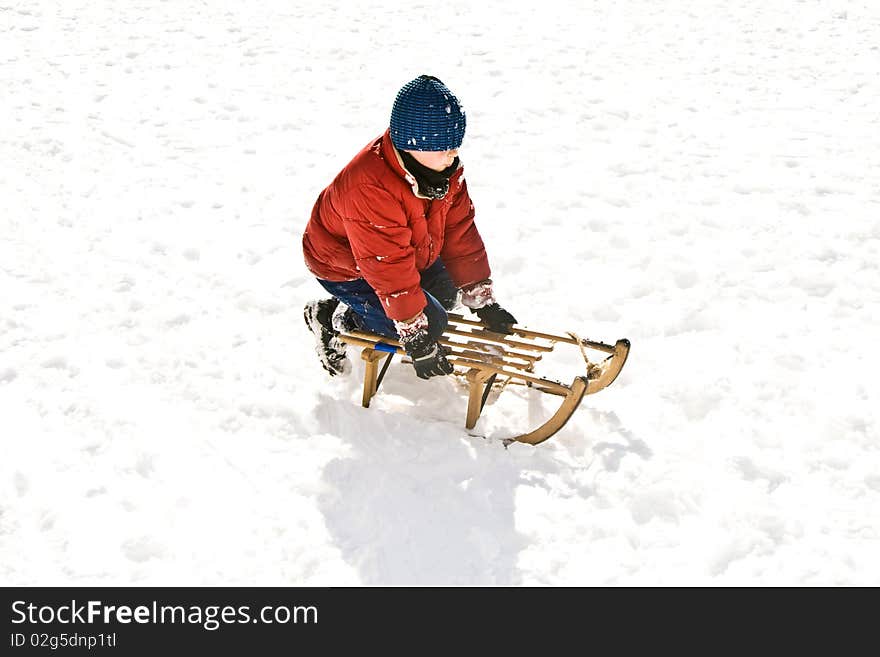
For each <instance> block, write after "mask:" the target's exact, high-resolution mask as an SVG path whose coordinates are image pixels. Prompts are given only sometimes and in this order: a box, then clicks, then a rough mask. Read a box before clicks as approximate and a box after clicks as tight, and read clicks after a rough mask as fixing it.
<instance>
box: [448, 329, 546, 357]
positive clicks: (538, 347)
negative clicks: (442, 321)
mask: <svg viewBox="0 0 880 657" xmlns="http://www.w3.org/2000/svg"><path fill="white" fill-rule="evenodd" d="M446 333H451V334H452V335H464V336H467V337H469V338H477V339H479V340H483V341H485V342H495V343H498V344H508V345H511V346H512V347H518V348H520V349H529V350H531V351H543V352H549V351H553V347H552V346H548V345H543V344H534V343H532V342H522V341H521V340H510V339H508V338H507V336H505V335H503V334H501V333H492V332H491V331H480V332H476V331H462V330H461V329H456V328H447V329H446Z"/></svg>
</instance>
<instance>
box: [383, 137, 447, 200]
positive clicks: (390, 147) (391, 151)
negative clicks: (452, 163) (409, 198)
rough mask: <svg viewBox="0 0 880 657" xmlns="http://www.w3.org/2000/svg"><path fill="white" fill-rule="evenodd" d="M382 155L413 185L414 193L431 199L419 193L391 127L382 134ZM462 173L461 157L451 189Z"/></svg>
mask: <svg viewBox="0 0 880 657" xmlns="http://www.w3.org/2000/svg"><path fill="white" fill-rule="evenodd" d="M382 156H383V157H384V158H385V161H386V162H387V163H388V166H389V167H391V169H392V170H393V171H394V173H396V174H397V175H398V176H400V177H401V178H403V179H404V180H406V182H407V183H408V184H409V186H410V187H412V191H413V194H415V195H416V197H418V198H423V199H426V200H431V199H429V198H428V197H427V196H424V195H422V194H419V183H418V182H416V177H415V176H414V175H412V174H411V173H410V172H409V171H407V168H406V167H405V166H404V165H403V158H401V157H400V153H399V152H398V150H397V149H396V148H395V147H394V144H393V143H392V142H391V128H388V129H387V130H386V131H385V134H384V135H382ZM460 175H461V159H460V158H459V160H458V168H457V169H456V170H455V172H454V173H453V174H452V175H451V176H450V177H449V189H452V183H453V181H454V180H455V179H456V178H458V176H460Z"/></svg>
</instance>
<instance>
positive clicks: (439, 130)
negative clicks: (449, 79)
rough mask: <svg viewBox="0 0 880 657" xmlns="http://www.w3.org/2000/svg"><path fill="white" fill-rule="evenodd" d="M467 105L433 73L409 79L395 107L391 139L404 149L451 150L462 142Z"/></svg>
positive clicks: (399, 93) (392, 110)
mask: <svg viewBox="0 0 880 657" xmlns="http://www.w3.org/2000/svg"><path fill="white" fill-rule="evenodd" d="M465 123H466V121H465V115H464V109H463V108H462V106H461V103H460V102H459V101H458V98H456V97H455V94H453V93H452V92H451V91H450V90H449V87H447V86H446V85H445V84H443V83H442V82H441V81H440V80H438V79H437V78H435V77H433V76H430V75H420V76H419V77H417V78H416V79H415V80H412V81H411V82H407V83H406V84H405V85H403V87H402V88H401V90H400V91H399V92H398V93H397V98H396V99H395V101H394V107H393V108H392V109H391V142H392V143H393V144H394V146H395V147H397V148H398V149H400V150H407V151H448V150H452V149H454V148H458V147H459V146H461V142H462V140H463V139H464V128H465Z"/></svg>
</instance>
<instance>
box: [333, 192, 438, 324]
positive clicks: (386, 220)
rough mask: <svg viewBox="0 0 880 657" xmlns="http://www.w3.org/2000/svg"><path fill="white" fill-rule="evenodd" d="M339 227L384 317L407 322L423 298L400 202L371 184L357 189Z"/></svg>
mask: <svg viewBox="0 0 880 657" xmlns="http://www.w3.org/2000/svg"><path fill="white" fill-rule="evenodd" d="M349 205H350V208H349V212H347V213H346V215H347V216H346V217H345V220H344V226H345V231H346V235H347V237H348V241H349V244H350V245H351V251H352V253H353V254H354V259H355V263H356V264H357V266H358V269H359V270H360V273H361V275H362V276H363V277H364V280H366V281H367V283H369V284H370V287H372V288H373V290H375V292H376V296H378V297H379V300H380V301H381V302H382V308H383V309H384V311H385V314H386V315H388V317H389V318H390V319H394V320H403V319H409V318H410V317H413V316H414V315H417V314H418V313H419V312H421V311H422V310H424V308H425V306H426V305H427V299H426V298H425V294H424V292H422V288H421V277H420V276H419V272H418V271H417V270H416V264H415V252H414V249H413V246H412V231H411V229H410V227H409V225H408V223H407V218H406V214H405V213H404V210H403V208H402V207H401V205H400V203H399V202H398V201H397V200H396V199H395V198H394V197H393V196H392V195H391V194H390V193H389V192H388V191H387V190H385V189H383V188H382V187H379V186H376V185H369V184H362V185H359V186H358V188H357V190H356V192H355V193H354V194H353V195H352V198H351V199H350V202H349Z"/></svg>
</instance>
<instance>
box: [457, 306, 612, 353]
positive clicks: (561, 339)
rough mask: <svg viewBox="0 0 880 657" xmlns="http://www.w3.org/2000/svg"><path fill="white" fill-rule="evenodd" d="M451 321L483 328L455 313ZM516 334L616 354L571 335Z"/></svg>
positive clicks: (609, 347) (519, 330)
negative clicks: (579, 345)
mask: <svg viewBox="0 0 880 657" xmlns="http://www.w3.org/2000/svg"><path fill="white" fill-rule="evenodd" d="M449 319H451V320H452V321H453V322H455V323H457V324H467V325H468V326H482V324H481V323H480V322H477V321H475V320H472V319H467V318H465V317H462V316H461V315H456V314H454V313H449ZM511 330H512V331H513V333H514V334H516V335H519V336H521V337H524V338H543V339H545V340H550V341H552V342H566V343H568V344H581V345H583V346H585V347H589V348H590V349H595V350H597V351H604V352H606V353H609V354H613V353H614V345H610V344H605V343H604V342H596V341H594V340H586V339H584V338H581V339H580V340H576V339H575V338H573V337H571V336H570V335H553V334H552V333H541V332H540V331H531V330H529V329H523V328H519V327H516V326H515V327H514V328H512V329H511Z"/></svg>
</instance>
